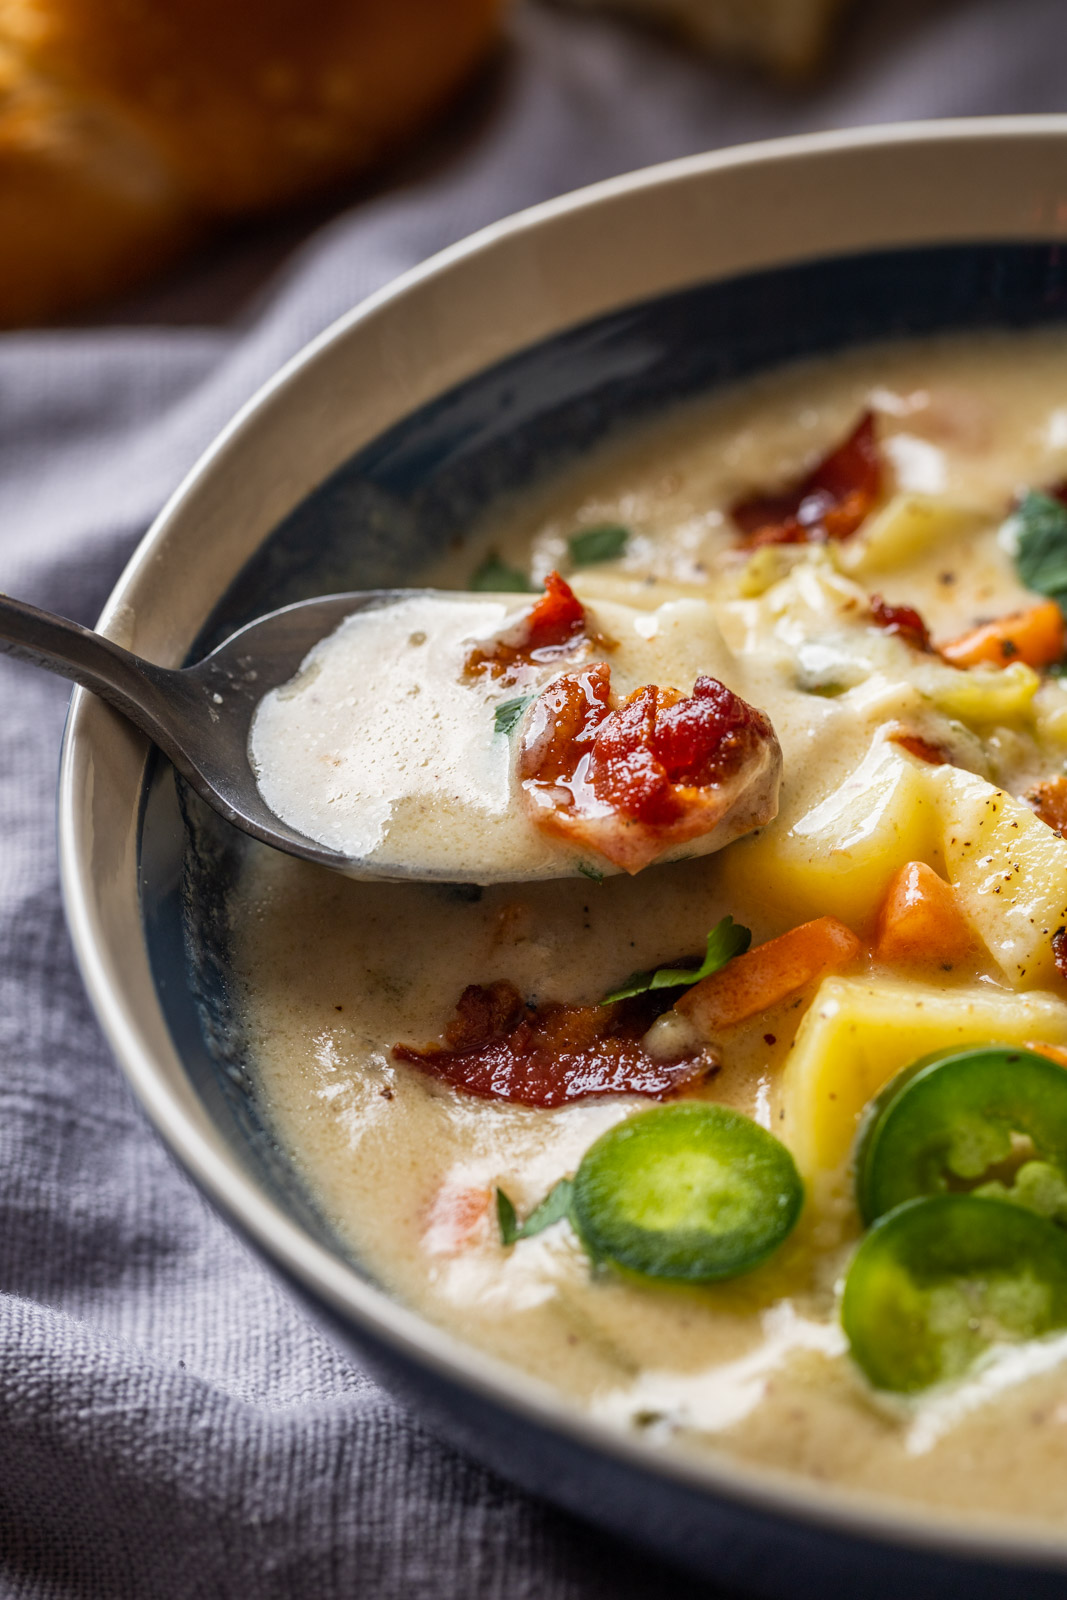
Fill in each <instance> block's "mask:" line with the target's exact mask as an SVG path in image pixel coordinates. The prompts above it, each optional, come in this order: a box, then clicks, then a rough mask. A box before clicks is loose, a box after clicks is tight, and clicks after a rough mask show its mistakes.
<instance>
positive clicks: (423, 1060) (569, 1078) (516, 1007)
mask: <svg viewBox="0 0 1067 1600" xmlns="http://www.w3.org/2000/svg"><path fill="white" fill-rule="evenodd" d="M657 1009H658V1006H657V1002H656V1000H655V999H654V998H652V999H650V998H649V997H648V996H638V997H636V998H635V999H633V1000H620V1001H616V1002H615V1003H614V1004H612V1005H607V1006H565V1005H557V1004H549V1005H543V1006H538V1007H536V1008H534V1009H531V1008H530V1007H528V1006H527V1005H526V1004H525V1003H524V1002H523V999H522V996H521V995H520V994H519V992H518V990H517V989H516V988H515V987H514V986H513V985H512V984H510V983H506V982H498V983H494V984H490V985H488V986H486V987H482V986H481V985H478V984H471V985H470V986H469V987H468V988H466V989H464V991H463V993H462V994H461V995H460V998H459V1003H458V1005H457V1008H456V1016H455V1017H454V1018H453V1020H452V1021H451V1022H450V1023H449V1025H448V1027H447V1028H446V1030H445V1043H444V1045H443V1046H442V1045H427V1046H425V1047H423V1048H421V1049H420V1048H417V1047H416V1046H413V1045H407V1044H398V1045H395V1046H394V1048H393V1056H394V1058H395V1059H396V1060H397V1061H407V1062H410V1063H411V1064H412V1065H413V1066H416V1067H420V1068H421V1069H422V1070H423V1071H424V1072H428V1073H430V1074H431V1075H432V1076H433V1077H435V1078H438V1079H440V1080H441V1081H442V1082H443V1083H450V1084H451V1085H452V1087H453V1088H455V1089H462V1090H463V1091H464V1092H465V1093H467V1094H473V1095H478V1096H479V1097H481V1098H482V1099H491V1100H508V1101H510V1102H512V1103H513V1104H516V1105H524V1106H561V1105H565V1104H567V1103H568V1102H569V1101H571V1100H584V1099H587V1098H589V1097H590V1096H592V1095H606V1094H641V1095H648V1096H650V1097H652V1098H653V1099H656V1100H662V1099H666V1098H667V1097H668V1096H669V1095H673V1094H677V1093H678V1091H679V1090H680V1089H682V1088H684V1087H685V1086H686V1085H689V1084H694V1083H696V1082H698V1081H700V1080H701V1079H703V1078H706V1077H707V1076H708V1075H709V1074H710V1073H711V1072H713V1071H714V1070H715V1069H716V1067H717V1065H718V1062H717V1060H716V1058H715V1056H714V1055H712V1054H711V1053H710V1052H708V1051H705V1050H702V1049H697V1050H695V1051H692V1052H690V1053H689V1054H688V1055H678V1056H675V1057H673V1058H668V1059H666V1060H660V1059H655V1060H654V1059H653V1058H652V1057H651V1056H650V1055H649V1054H648V1053H647V1052H646V1051H645V1050H644V1049H642V1047H641V1042H640V1041H641V1038H642V1036H643V1035H644V1034H645V1033H646V1031H647V1030H648V1027H649V1024H650V1023H651V1021H652V1020H653V1018H654V1016H655V1012H656V1010H657Z"/></svg>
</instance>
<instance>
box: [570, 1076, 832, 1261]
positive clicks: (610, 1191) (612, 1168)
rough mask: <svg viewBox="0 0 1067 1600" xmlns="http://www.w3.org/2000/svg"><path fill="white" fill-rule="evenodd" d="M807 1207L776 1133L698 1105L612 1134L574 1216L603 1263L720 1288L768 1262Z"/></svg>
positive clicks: (581, 1174) (596, 1150) (592, 1160)
mask: <svg viewBox="0 0 1067 1600" xmlns="http://www.w3.org/2000/svg"><path fill="white" fill-rule="evenodd" d="M803 1203H804V1189H803V1185H802V1184H801V1181H800V1177H799V1175H798V1173H797V1169H796V1166H795V1165H794V1162H793V1158H792V1156H791V1155H790V1154H789V1151H788V1150H787V1149H786V1148H785V1146H784V1145H783V1144H781V1143H780V1142H779V1141H778V1140H777V1139H776V1138H775V1137H774V1135H773V1134H770V1133H767V1132H766V1131H765V1129H763V1128H761V1127H759V1126H758V1124H756V1123H755V1122H753V1121H751V1119H750V1118H748V1117H744V1116H742V1115H741V1113H740V1112H739V1111H732V1110H730V1109H729V1107H727V1106H721V1105H708V1104H706V1103H701V1104H694V1103H693V1102H689V1103H687V1104H683V1105H673V1106H658V1107H656V1108H655V1109H654V1110H651V1111H644V1112H640V1113H639V1114H638V1115H637V1116H635V1117H630V1118H629V1120H628V1121H626V1122H621V1123H619V1124H618V1125H617V1126H616V1127H614V1128H610V1129H609V1130H608V1132H607V1133H605V1134H602V1135H601V1137H600V1138H599V1139H598V1140H597V1141H596V1143H595V1144H594V1145H592V1146H591V1147H590V1148H589V1149H588V1150H587V1151H586V1153H585V1155H584V1156H583V1158H582V1162H581V1165H580V1166H579V1168H578V1171H577V1174H576V1175H575V1179H574V1192H573V1197H572V1201H571V1218H572V1220H573V1222H574V1225H575V1227H576V1228H577V1230H578V1233H579V1236H580V1237H581V1240H582V1243H583V1244H584V1245H585V1247H586V1249H587V1250H588V1251H589V1254H590V1255H591V1256H592V1257H593V1259H594V1260H596V1261H606V1262H610V1263H611V1264H612V1265H614V1266H617V1267H623V1268H625V1269H627V1270H628V1271H630V1272H638V1273H642V1274H644V1275H645V1276H646V1277H650V1278H669V1279H674V1280H677V1281H680V1282H685V1283H713V1282H715V1280H716V1279H719V1278H732V1277H735V1276H736V1275H737V1274H738V1273H742V1272H748V1271H750V1270H751V1269H752V1268H753V1267H756V1266H758V1265H759V1263H760V1262H761V1261H764V1260H766V1258H767V1257H768V1256H769V1255H770V1254H771V1253H772V1251H774V1250H776V1249H777V1248H778V1246H779V1245H780V1244H781V1243H782V1241H783V1239H784V1238H785V1237H786V1235H787V1234H788V1233H789V1232H790V1231H791V1229H792V1228H793V1225H794V1224H795V1222H796V1220H797V1217H798V1216H799V1215H800V1208H801V1206H802V1205H803Z"/></svg>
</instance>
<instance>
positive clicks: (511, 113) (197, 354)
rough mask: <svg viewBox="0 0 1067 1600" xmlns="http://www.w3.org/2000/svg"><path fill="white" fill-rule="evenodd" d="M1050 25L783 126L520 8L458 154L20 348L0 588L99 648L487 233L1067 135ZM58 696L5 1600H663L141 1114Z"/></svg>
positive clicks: (23, 825) (13, 759)
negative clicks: (74, 916) (168, 566)
mask: <svg viewBox="0 0 1067 1600" xmlns="http://www.w3.org/2000/svg"><path fill="white" fill-rule="evenodd" d="M1065 45H1067V8H1064V7H1063V5H1062V0H1012V3H1011V4H1006V3H1003V0H972V3H966V0H956V3H941V4H938V3H929V0H926V3H923V0H859V3H858V6H857V12H856V15H855V17H854V19H853V20H852V22H851V23H850V25H849V27H848V29H847V31H846V37H845V39H844V41H843V44H842V47H841V49H840V51H839V52H838V56H837V59H836V63H835V66H834V68H833V70H832V71H831V72H830V73H829V74H828V76H827V77H826V78H825V79H824V80H823V81H822V82H821V84H820V85H818V86H817V87H816V88H815V89H812V90H809V91H805V92H800V91H796V90H794V91H789V92H786V91H780V90H776V89H774V88H772V87H770V86H768V85H766V84H763V83H761V82H759V81H758V80H756V79H755V78H750V77H747V76H745V75H743V74H741V75H730V74H728V73H726V72H724V71H721V70H719V69H717V68H715V67H713V66H711V65H709V64H707V63H705V62H703V61H701V60H699V59H697V58H695V57H691V56H688V55H686V54H685V53H683V52H682V51H681V50H677V49H675V48H674V47H672V46H671V45H669V44H666V43H663V42H659V41H657V40H653V39H652V38H651V37H648V36H644V35H641V34H639V33H638V32H636V31H633V30H630V29H628V28H627V27H625V26H623V25H622V24H616V23H615V22H613V21H610V20H605V19H600V18H596V17H585V16H582V17H578V16H575V15H572V14H569V13H566V12H564V11H562V10H559V11H557V10H553V9H550V8H548V7H545V8H540V7H534V6H532V5H530V6H527V7H525V8H520V9H519V10H518V11H517V12H516V13H515V15H514V17H513V20H512V23H511V26H510V37H509V42H508V45H507V47H506V49H505V50H504V51H503V52H502V56H501V59H500V60H499V61H498V63H497V65H496V66H495V68H494V69H492V70H491V71H490V72H489V73H488V74H487V76H486V78H485V79H484V80H483V82H482V83H481V84H480V86H478V87H477V89H476V90H475V91H474V93H473V96H472V98H471V102H470V104H469V106H468V107H467V109H466V110H465V111H463V112H461V113H458V114H457V115H456V117H455V118H454V119H453V121H452V122H451V124H450V125H449V127H448V128H447V129H446V130H444V131H443V132H442V133H441V134H440V136H439V138H438V140H437V143H436V145H435V147H434V149H433V150H432V151H430V152H428V153H423V155H422V156H421V157H419V158H418V159H415V158H412V159H411V160H409V162H408V163H407V165H406V166H405V167H404V168H403V169H397V170H395V171H394V172H393V173H392V174H390V175H388V176H387V177H386V178H384V179H382V180H381V181H380V182H379V183H378V184H377V185H375V186H374V187H370V188H367V189H365V190H363V191H361V193H360V194H359V195H357V196H355V197H354V198H353V202H352V204H351V205H350V206H349V207H348V208H347V209H345V210H344V211H343V212H342V213H341V214H339V215H334V216H332V217H324V218H322V219H321V221H320V223H319V225H317V226H311V224H310V223H308V222H307V221H305V222H304V223H303V224H301V223H295V222H292V221H290V222H288V223H285V224H279V225H277V226H274V225H271V226H267V225H264V227H263V229H262V230H260V231H259V232H258V233H256V234H254V235H250V236H247V237H245V238H244V239H240V240H237V239H235V240H232V241H230V242H229V243H226V244H224V245H220V246H218V247H217V248H216V249H215V250H214V251H212V252H211V253H209V254H207V255H205V256H204V257H202V258H201V259H200V260H199V261H198V262H194V263H192V264H190V265H189V266H188V267H187V268H186V269H185V270H184V271H183V273H181V274H180V275H178V276H177V277H175V278H172V279H171V280H170V281H169V282H168V283H166V284H165V285H162V286H160V287H159V288H157V289H155V290H153V291H152V292H151V293H146V294H145V295H143V296H141V297H140V298H139V299H138V300H137V301H133V302H130V304H129V305H128V306H126V307H125V308H119V309H118V310H115V309H112V310H111V311H109V312H108V313H107V314H106V316H101V317H100V318H99V319H98V320H97V321H96V322H95V323H93V324H87V325H84V326H79V327H74V328H66V329H63V330H58V331H56V330H53V331H40V332H29V333H15V334H9V335H7V336H5V337H2V338H0V588H3V589H4V590H8V591H10V592H12V593H15V594H19V595H21V596H24V597H25V598H27V599H30V600H33V601H35V602H37V603H39V604H43V605H46V606H50V607H52V608H54V609H56V610H58V611H61V612H65V613H67V614H68V615H70V616H73V617H76V618H78V619H79V620H82V621H85V622H91V621H92V619H93V618H94V617H95V616H96V615H97V614H98V612H99V611H100V608H101V606H102V604H103V602H104V600H105V598H106V596H107V594H108V592H109V590H110V588H111V586H112V585H113V583H114V582H115V580H116V578H117V576H118V574H119V572H120V570H121V568H122V565H123V563H124V562H125V560H126V559H127V558H128V556H129V555H130V553H131V551H132V550H133V548H134V545H135V543H136V541H137V540H138V538H139V537H140V536H141V535H142V534H143V533H144V531H145V529H146V528H147V526H148V524H149V522H150V521H151V519H152V517H153V516H154V515H155V513H156V512H157V511H158V510H159V508H160V507H161V505H162V504H163V502H164V501H165V499H166V497H167V496H168V495H169V494H170V492H171V491H172V490H173V489H174V488H175V487H176V485H177V484H178V483H179V481H180V480H181V478H182V476H183V474H184V473H185V472H186V471H187V470H188V468H189V467H190V466H191V465H192V464H193V462H194V461H195V459H196V457H197V455H198V454H199V452H200V451H202V450H203V449H204V447H205V446H206V445H207V444H208V443H209V441H210V440H211V438H212V436H213V435H214V433H215V432H216V431H217V429H218V428H219V427H220V426H221V425H222V424H223V423H225V422H226V420H227V419H228V418H229V416H230V415H231V414H232V413H233V411H234V410H235V408H236V407H237V406H239V405H240V404H241V403H242V402H243V401H244V400H246V399H247V398H248V396H249V395H250V394H252V393H253V392H254V390H255V389H256V387H257V386H258V385H259V384H260V383H261V382H262V381H263V380H264V379H266V378H267V377H269V376H270V374H271V373H272V372H273V371H274V370H275V369H276V368H277V366H278V365H279V364H280V363H281V362H282V361H284V360H285V359H286V358H287V357H288V356H290V355H291V354H292V353H293V352H294V351H295V350H297V349H299V347H300V346H301V345H302V344H303V343H304V342H305V341H306V340H307V339H308V338H310V337H311V336H312V335H313V334H316V333H317V332H319V330H320V329H322V328H323V327H325V326H326V325H327V324H328V323H329V322H330V321H331V320H332V319H333V318H334V317H336V316H337V315H339V314H340V313H342V312H343V311H345V310H347V309H348V308H349V307H350V306H351V305H353V304H354V303H355V302H357V301H358V300H359V299H361V298H362V297H363V296H364V295H366V294H368V293H370V292H371V291H372V290H374V289H376V288H378V287H379V286H380V285H382V284H384V283H386V282H387V281H388V280H389V279H390V278H392V277H393V276H395V275H396V274H397V273H399V272H401V271H403V270H404V269H406V268H408V267H410V266H412V265H413V264H415V263H416V262H418V261H419V260H421V259H423V258H425V257H426V256H427V255H429V254H431V253H432V252H433V251H435V250H437V249H439V248H441V247H442V246H444V245H446V244H448V243H450V242H452V241H453V240H454V239H456V238H458V237H461V236H462V235H463V234H465V233H467V232H469V231H470V230H472V229H474V228H476V227H479V226H481V225H483V224H485V223H487V222H490V221H492V220H493V219H495V218H498V217H500V216H503V215H506V214H507V213H508V212H511V211H514V210H516V209H518V208H520V207H522V206H525V205H529V204H531V203H533V202H535V201H538V200H542V199H545V198H547V197H549V196H551V195H554V194H557V193H560V192H562V191H564V190H567V189H570V188H573V187H575V186H577V185H580V184H584V183H588V182H590V181H593V180H595V179H598V178H602V177H605V176H609V175H611V174H613V173H617V172H621V171H625V170H627V169H628V168H632V167H637V166H641V165H645V164H647V163H649V162H653V161H659V160H663V159H665V158H668V157H672V156H677V155H683V154H688V153H691V152H694V151H698V150H702V149H705V148H709V147H713V146H718V145H723V144H728V143H733V142H736V141H738V140H744V139H749V138H755V137H761V136H764V135H773V134H779V133H788V132H795V131H804V130H808V129H813V128H820V127H831V126H845V125H849V124H852V123H860V122H874V121H882V120H886V119H891V118H897V117H914V116H941V115H950V114H951V115H958V114H976V113H983V112H1010V111H1052V110H1059V109H1064V108H1067V50H1065V49H1064V46H1065ZM66 699H67V691H66V688H65V687H64V685H63V684H62V683H60V682H59V681H58V680H53V679H49V678H47V677H45V676H44V675H41V674H35V673H34V672H32V671H30V670H29V669H27V668H25V667H21V666H17V665H15V664H13V663H11V662H9V661H6V660H3V661H0V730H2V743H0V749H2V751H3V762H2V765H0V839H2V841H3V845H2V849H0V1043H2V1050H0V1595H2V1596H4V1597H7V1596H19V1597H23V1596H24V1597H27V1600H46V1597H47V1600H75V1597H77V1600H81V1597H93V1600H97V1597H99V1600H124V1597H126V1596H131V1597H138V1600H139V1597H144V1596H149V1595H150V1596H152V1597H153V1600H170V1597H172V1596H173V1597H177V1596H208V1597H219V1600H229V1597H242V1600H243V1597H248V1596H255V1597H257V1600H271V1597H274V1596H278V1597H282V1596H284V1597H297V1600H301V1597H305V1596H306V1597H309V1600H310V1597H314V1600H333V1597H335V1596H336V1597H340V1596H345V1597H353V1596H355V1597H360V1600H364V1597H365V1600H393V1597H397V1600H401V1597H402V1600H524V1597H530V1600H609V1597H610V1600H628V1597H634V1600H651V1597H652V1596H655V1595H659V1594H661V1593H663V1592H664V1589H665V1586H666V1585H667V1584H670V1585H671V1588H672V1590H673V1592H674V1593H675V1594H678V1595H680V1596H683V1597H684V1596H687V1595H693V1596H696V1595H698V1594H702V1595H710V1594H712V1593H718V1592H720V1591H717V1590H714V1589H713V1588H712V1587H710V1586H706V1585H701V1584H696V1583H690V1582H689V1581H688V1580H686V1579H684V1578H682V1579H680V1578H677V1577H675V1576H673V1575H671V1574H668V1573H667V1572H666V1570H665V1569H662V1568H660V1567H659V1566H658V1565H656V1564H655V1563H654V1562H652V1561H650V1560H646V1559H645V1558H644V1557H639V1556H634V1555H633V1554H632V1553H631V1552H629V1551H626V1550H622V1549H620V1548H619V1546H618V1545H617V1544H616V1543H614V1542H613V1541H610V1540H608V1539H606V1538H605V1537H603V1536H601V1535H599V1534H597V1533H594V1532H592V1531H591V1530H587V1529H586V1528H584V1527H583V1526H582V1525H581V1524H579V1523H578V1522H576V1521H574V1520H573V1519H571V1518H569V1517H566V1516H564V1515H562V1514H561V1513H559V1512H556V1511H553V1510H551V1509H549V1508H547V1507H545V1506H543V1505H541V1504H539V1503H537V1502H534V1501H532V1500H530V1499H528V1498H526V1497H524V1496H523V1495H521V1494H519V1493H518V1492H517V1491H515V1490H513V1489H512V1488H510V1487H509V1486H508V1485H506V1484H504V1483H502V1482H501V1481H499V1480H497V1479H495V1478H493V1477H490V1476H489V1475H488V1474H487V1473H485V1472H484V1471H482V1469H480V1468H479V1467H477V1466H475V1465H473V1464H472V1463H470V1462H468V1461H466V1460H464V1459H462V1458H460V1457H458V1456H457V1455H456V1454H454V1453H453V1452H452V1451H450V1450H449V1449H447V1448H446V1447H444V1446H442V1445H440V1444H439V1443H437V1442H436V1441H435V1440H434V1439H433V1438H432V1437H430V1436H429V1435H428V1434H427V1433H426V1432H425V1431H424V1429H423V1428H422V1427H421V1426H420V1423H419V1420H418V1418H417V1417H413V1416H410V1415H408V1414H406V1413H405V1412H404V1411H403V1410H402V1409H401V1408H400V1407H399V1406H398V1405H397V1404H396V1403H395V1402H394V1401H393V1400H392V1399H390V1397H389V1396H388V1395H386V1394H384V1393H383V1392H382V1391H381V1390H380V1389H379V1388H378V1387H377V1386H376V1385H375V1384H374V1383H372V1382H371V1381H370V1380H369V1379H368V1378H366V1377H365V1376H363V1375H362V1374H361V1373H360V1372H359V1371H358V1370H357V1368H356V1367H355V1366H353V1365H352V1363H351V1362H350V1361H349V1360H348V1359H346V1358H345V1357H344V1356H342V1355H341V1354H339V1353H338V1352H337V1351H335V1350H334V1349H333V1348H332V1347H331V1346H330V1345H329V1344H328V1343H327V1342H326V1341H325V1340H324V1339H323V1337H322V1336H321V1335H320V1334H319V1333H318V1332H316V1331H315V1330H314V1329H313V1328H312V1327H311V1326H310V1325H309V1324H308V1322H307V1321H306V1320H305V1318H304V1316H303V1315H302V1314H301V1312H300V1311H299V1310H298V1309H297V1308H296V1307H295V1306H294V1304H293V1303H292V1302H291V1300H290V1299H289V1298H288V1296H287V1294H286V1293H285V1292H284V1291H283V1290H282V1289H281V1288H279V1287H278V1286H277V1285H276V1284H275V1282H274V1280H273V1279H272V1277H271V1275H270V1273H269V1272H268V1271H267V1269H266V1268H265V1267H264V1266H263V1265H262V1264H261V1263H260V1262H259V1261H258V1260H256V1259H253V1258H252V1256H251V1255H250V1254H249V1253H248V1252H247V1251H246V1249H245V1248H244V1247H243V1246H242V1245H241V1244H240V1243H239V1242H238V1241H237V1240H236V1239H235V1238H234V1237H233V1236H232V1234H231V1233H230V1232H229V1230H228V1228H227V1227H226V1225H225V1223H223V1222H222V1221H221V1220H220V1219H219V1218H218V1217H217V1216H216V1215H215V1214H214V1213H213V1212H212V1211H211V1210H210V1209H209V1207H208V1206H207V1205H206V1204H205V1203H204V1202H203V1200H202V1199H201V1198H200V1197H199V1195H198V1194H197V1192H196V1191H195V1190H194V1188H193V1187H192V1185H191V1184H190V1182H189V1181H188V1180H187V1179H186V1177H185V1176H184V1175H183V1173H182V1172H181V1171H180V1170H179V1169H178V1168H177V1166H176V1165H175V1163H174V1162H173V1161H172V1159H171V1157H170V1156H169V1155H168V1153H167V1151H166V1150H165V1149H164V1147H163V1145H162V1144H161V1143H160V1141H159V1140H158V1139H157V1137H156V1136H155V1134H154V1133H153V1132H152V1131H151V1129H150V1128H149V1127H148V1125H147V1123H146V1121H145V1119H144V1118H143V1116H142V1114H141V1112H140V1111H139V1109H138V1108H137V1106H136V1105H135V1104H134V1103H133V1101H132V1099H131V1096H130V1095H129V1093H128V1091H127V1089H126V1087H125V1084H124V1081H123V1079H122V1078H121V1076H120V1074H119V1071H118V1069H117V1068H116V1066H115V1065H114V1063H113V1062H112V1060H111V1058H110V1056H109V1054H108V1051H107V1049H106V1047H105V1045H104V1043H103V1041H102V1039H101V1036H100V1033H99V1030H98V1028H97V1026H96V1024H95V1022H94V1020H93V1017H92V1015H91V1012H90V1009H89V1006H88V1003H87V1001H86V999H85V996H84V994H83V991H82V986H81V982H80V980H79V978H78V976H77V973H76V971H75V968H74V965H73V961H72V956H71V951H70V946H69V942H68V938H67V934H66V931H65V928H64V924H63V919H62V913H61V909H60V902H59V890H58V884H57V873H56V856H55V845H54V805H55V795H54V790H55V772H56V761H57V754H58V750H59V742H60V736H61V731H62V723H63V717H64V711H65V705H66Z"/></svg>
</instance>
